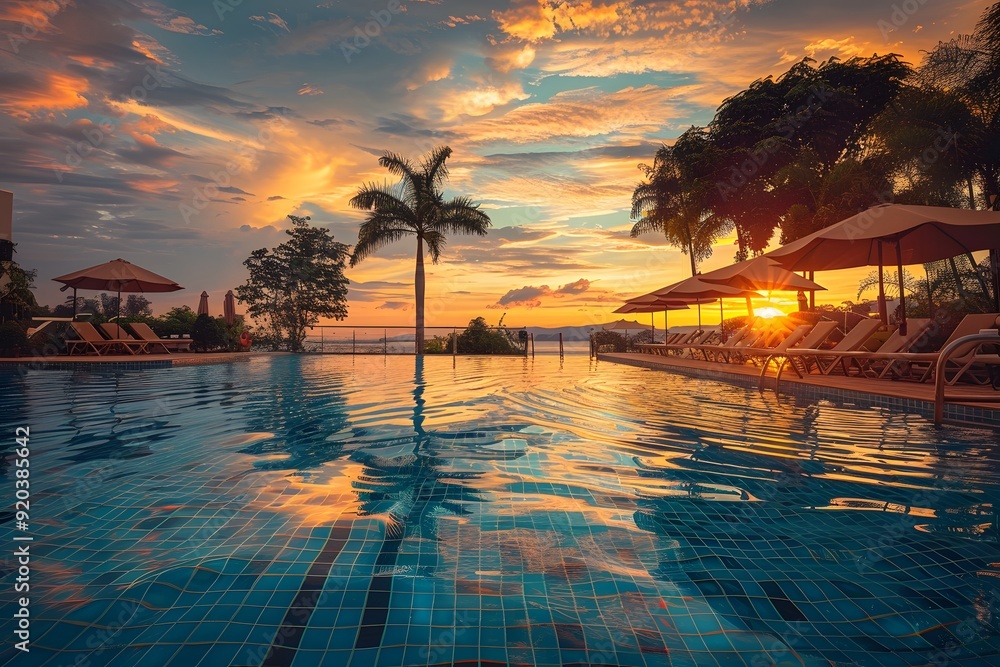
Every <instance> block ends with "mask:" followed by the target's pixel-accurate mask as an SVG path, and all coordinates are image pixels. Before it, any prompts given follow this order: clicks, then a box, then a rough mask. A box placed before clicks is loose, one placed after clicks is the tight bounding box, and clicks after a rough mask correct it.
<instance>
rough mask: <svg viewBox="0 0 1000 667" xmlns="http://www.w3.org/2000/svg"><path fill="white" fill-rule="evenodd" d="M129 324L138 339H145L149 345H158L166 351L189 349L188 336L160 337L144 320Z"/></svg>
mask: <svg viewBox="0 0 1000 667" xmlns="http://www.w3.org/2000/svg"><path fill="white" fill-rule="evenodd" d="M129 326H130V327H132V333H134V334H135V335H136V336H137V337H138V338H139V340H142V341H145V342H146V343H147V344H149V345H150V346H151V347H158V348H160V349H162V350H163V351H164V352H166V353H169V352H171V350H173V351H178V352H180V351H184V352H187V351H189V350H190V349H191V340H190V339H189V338H160V337H159V336H157V335H156V332H155V331H153V330H152V329H151V328H150V327H149V325H148V324H146V323H145V322H132V323H131V324H129Z"/></svg>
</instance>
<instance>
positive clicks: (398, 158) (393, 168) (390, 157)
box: [378, 151, 419, 184]
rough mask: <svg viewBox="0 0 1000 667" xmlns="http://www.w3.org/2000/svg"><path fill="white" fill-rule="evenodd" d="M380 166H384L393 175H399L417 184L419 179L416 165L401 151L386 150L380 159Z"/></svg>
mask: <svg viewBox="0 0 1000 667" xmlns="http://www.w3.org/2000/svg"><path fill="white" fill-rule="evenodd" d="M378 163H379V166H381V167H384V168H385V169H387V170H388V171H389V173H390V174H392V175H393V176H399V177H401V178H405V179H406V180H408V181H410V182H412V183H414V184H416V183H417V181H418V179H419V174H418V173H417V168H416V166H415V165H414V164H413V163H412V162H410V160H408V159H407V158H405V157H403V156H402V155H400V154H399V153H393V152H392V151H386V152H384V153H382V157H380V158H379V159H378Z"/></svg>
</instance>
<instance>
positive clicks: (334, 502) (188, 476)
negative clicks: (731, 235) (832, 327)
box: [0, 356, 1000, 667]
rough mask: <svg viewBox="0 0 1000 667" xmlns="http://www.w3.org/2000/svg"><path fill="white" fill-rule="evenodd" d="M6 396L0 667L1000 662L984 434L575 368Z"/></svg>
mask: <svg viewBox="0 0 1000 667" xmlns="http://www.w3.org/2000/svg"><path fill="white" fill-rule="evenodd" d="M4 387H5V391H4V392H3V396H2V397H0V414H3V415H4V418H3V419H4V422H5V424H6V428H7V430H8V432H9V435H8V437H7V438H6V440H5V443H6V444H5V445H3V447H4V448H5V449H4V450H3V451H4V453H5V456H4V458H3V463H2V464H0V466H2V468H0V475H2V478H3V479H2V486H3V488H5V489H8V493H9V494H10V495H11V496H13V488H14V473H13V471H14V466H13V464H12V461H13V459H14V443H13V432H14V428H15V427H17V426H28V427H30V429H31V441H30V443H31V455H30V471H31V478H30V480H31V493H32V496H31V514H30V526H29V530H28V531H27V533H21V532H19V531H15V529H14V528H15V527H14V521H13V516H12V512H10V511H9V509H13V508H12V507H10V508H8V511H6V512H5V513H4V514H3V515H2V523H0V533H2V535H0V539H2V540H3V542H4V544H5V545H11V544H14V542H12V538H13V535H15V534H18V535H25V534H27V535H31V536H32V537H33V538H34V541H33V542H32V543H31V554H32V560H31V568H32V571H31V592H30V595H31V606H30V613H31V653H30V657H28V656H25V655H23V654H21V653H20V652H19V651H17V650H16V649H15V648H14V646H13V642H14V641H15V639H14V638H13V625H12V622H11V620H10V619H11V616H12V613H8V612H12V610H13V604H11V603H10V601H11V599H12V597H13V594H12V593H11V591H13V586H14V578H15V576H16V567H17V566H16V563H15V561H14V559H13V557H12V556H11V555H10V554H11V553H12V551H13V549H12V548H8V547H7V546H5V547H4V553H5V554H6V555H5V556H4V560H3V562H2V567H3V575H2V581H0V585H2V587H3V589H4V597H3V600H4V606H5V609H4V613H3V617H4V618H6V619H8V620H7V621H5V623H6V624H7V627H8V630H7V631H5V632H4V642H5V643H4V645H3V647H2V649H3V652H2V653H0V664H31V665H88V666H97V665H127V666H129V667H131V666H133V665H141V666H143V667H145V666H155V665H181V666H183V667H195V666H196V665H204V666H216V665H232V666H243V665H254V666H257V665H293V666H295V667H308V666H312V665H331V666H333V665H336V666H340V665H439V664H453V663H467V664H476V663H479V664H497V665H500V664H520V665H532V664H534V665H563V664H606V665H752V666H754V667H756V666H758V665H771V664H779V665H830V664H834V665H925V664H953V665H960V664H967V665H975V664H1000V636H998V633H997V619H996V616H995V614H996V613H997V611H998V610H1000V580H998V576H1000V547H998V532H997V522H996V519H995V512H994V509H993V508H994V503H995V502H996V501H997V494H998V491H1000V472H998V471H1000V468H998V459H1000V451H998V449H1000V447H998V443H997V434H996V432H994V431H989V430H980V429H964V428H958V427H946V428H943V429H941V428H935V427H934V426H933V425H932V424H930V423H929V422H928V421H927V420H926V419H924V418H923V417H920V416H918V415H914V414H906V413H903V412H888V411H885V410H881V409H875V408H866V407H863V406H851V405H837V404H833V403H827V402H819V403H817V402H815V401H796V400H794V399H789V398H783V399H781V400H778V399H775V398H774V397H773V396H764V397H762V396H760V395H758V394H757V393H756V392H754V391H747V390H744V389H741V388H736V387H733V386H729V385H725V384H722V383H717V382H713V381H708V380H693V379H690V378H686V377H683V376H677V375H672V374H669V373H663V372H657V371H650V370H645V369H638V368H633V367H627V366H617V365H613V364H608V363H603V362H600V363H599V362H594V361H590V360H588V359H587V357H586V356H567V357H566V358H565V360H560V359H559V358H558V357H554V356H547V357H538V358H536V359H534V360H530V359H520V358H459V359H457V360H456V359H453V358H451V357H442V358H435V357H428V358H424V359H420V358H415V357H391V356H390V357H388V358H385V357H354V358H352V357H331V356H326V357H320V356H284V357H274V358H257V359H254V360H251V361H249V362H246V363H235V364H224V365H211V366H199V367H187V368H176V369H165V370H150V371H145V372H135V371H131V372H113V371H100V370H93V369H92V370H79V371H72V372H70V371H29V372H28V373H27V374H26V375H25V376H19V375H14V374H8V375H6V376H5V377H4Z"/></svg>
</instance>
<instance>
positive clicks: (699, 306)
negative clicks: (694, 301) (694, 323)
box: [698, 301, 701, 329]
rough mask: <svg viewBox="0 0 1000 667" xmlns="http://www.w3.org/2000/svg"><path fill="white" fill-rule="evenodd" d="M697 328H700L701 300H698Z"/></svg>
mask: <svg viewBox="0 0 1000 667" xmlns="http://www.w3.org/2000/svg"><path fill="white" fill-rule="evenodd" d="M698 328H699V329H700V328H701V301H699V302H698Z"/></svg>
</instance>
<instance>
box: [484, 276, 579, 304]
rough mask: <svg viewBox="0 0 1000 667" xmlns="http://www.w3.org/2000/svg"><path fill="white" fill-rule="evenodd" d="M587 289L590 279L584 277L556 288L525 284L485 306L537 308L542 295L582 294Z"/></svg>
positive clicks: (557, 296)
mask: <svg viewBox="0 0 1000 667" xmlns="http://www.w3.org/2000/svg"><path fill="white" fill-rule="evenodd" d="M588 289H590V281H589V280H586V279H585V278H581V279H579V280H577V281H576V282H572V283H567V284H565V285H563V286H562V287H558V288H556V289H551V288H550V287H549V286H548V285H540V286H538V287H535V286H533V285H525V286H524V287H520V288H517V289H512V290H510V291H508V292H507V293H506V294H504V295H503V296H502V297H500V298H499V299H498V300H497V302H496V303H494V304H492V305H490V306H487V308H508V307H521V308H537V307H538V306H541V305H542V297H544V296H551V297H556V298H559V297H562V296H567V295H572V296H575V295H578V294H583V293H584V292H586V291H587V290H588Z"/></svg>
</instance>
